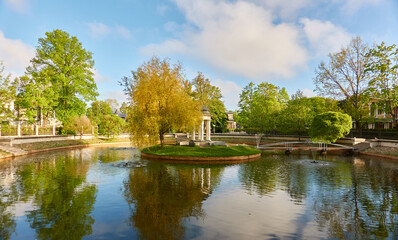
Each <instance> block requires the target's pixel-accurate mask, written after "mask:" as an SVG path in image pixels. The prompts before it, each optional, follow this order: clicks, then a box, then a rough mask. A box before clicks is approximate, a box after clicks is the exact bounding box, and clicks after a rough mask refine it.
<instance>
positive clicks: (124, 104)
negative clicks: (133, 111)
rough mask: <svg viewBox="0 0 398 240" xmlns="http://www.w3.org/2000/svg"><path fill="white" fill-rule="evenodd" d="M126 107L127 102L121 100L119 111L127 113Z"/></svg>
mask: <svg viewBox="0 0 398 240" xmlns="http://www.w3.org/2000/svg"><path fill="white" fill-rule="evenodd" d="M127 109H128V105H127V103H126V102H123V103H122V106H121V107H120V109H119V110H120V112H121V113H122V114H127Z"/></svg>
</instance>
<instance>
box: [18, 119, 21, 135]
mask: <svg viewBox="0 0 398 240" xmlns="http://www.w3.org/2000/svg"><path fill="white" fill-rule="evenodd" d="M17 135H18V137H20V136H21V122H20V121H18V126H17Z"/></svg>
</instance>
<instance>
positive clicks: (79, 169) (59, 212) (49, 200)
mask: <svg viewBox="0 0 398 240" xmlns="http://www.w3.org/2000/svg"><path fill="white" fill-rule="evenodd" d="M89 165H90V159H87V158H86V156H83V153H82V152H81V151H69V152H68V154H62V155H56V154H55V155H51V156H50V159H46V160H44V161H42V160H38V161H36V162H35V163H32V164H24V165H21V166H18V168H16V171H15V177H14V178H13V179H12V184H11V185H10V184H9V185H8V186H11V187H10V188H8V189H5V190H4V189H3V192H2V193H1V200H2V201H1V205H2V207H1V212H2V213H0V214H2V216H1V218H2V221H1V225H2V226H1V229H2V232H1V237H2V238H3V239H9V238H10V236H11V234H12V232H13V231H14V229H15V223H14V217H13V216H11V215H10V213H9V212H7V208H8V209H9V207H10V206H12V205H15V204H17V203H21V202H32V203H33V207H32V208H33V210H29V211H27V212H26V218H27V221H28V222H29V223H30V226H31V228H33V229H35V231H36V234H37V235H36V238H37V239H81V238H82V237H83V236H85V235H89V234H91V233H92V228H91V225H92V224H93V223H94V219H93V218H92V217H91V216H90V213H91V211H92V208H93V204H94V202H95V194H96V187H95V185H93V184H88V183H86V182H85V178H86V173H87V171H88V169H89ZM14 169H15V168H12V169H10V170H14ZM3 179H4V178H3ZM4 226H5V227H4Z"/></svg>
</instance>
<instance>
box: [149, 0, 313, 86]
mask: <svg viewBox="0 0 398 240" xmlns="http://www.w3.org/2000/svg"><path fill="white" fill-rule="evenodd" d="M176 3H177V5H178V7H179V8H180V9H181V10H182V11H183V12H184V14H185V16H186V19H187V21H188V22H189V23H190V24H192V25H193V26H194V27H195V28H196V30H185V31H184V32H182V33H181V36H182V37H180V38H179V39H169V40H166V41H164V42H163V43H161V44H151V45H148V46H146V47H144V48H142V49H141V50H142V52H143V53H144V54H147V55H153V54H171V53H180V54H186V55H190V56H193V57H195V58H197V59H200V60H202V61H204V62H206V63H208V64H211V65H213V66H215V67H217V68H219V69H222V70H223V71H225V72H230V73H234V74H239V75H241V76H244V77H247V78H251V79H255V80H264V78H271V77H283V78H290V77H292V76H294V75H295V73H296V71H297V70H298V69H302V68H303V67H305V66H306V61H307V53H306V50H305V49H304V48H303V47H302V46H300V44H299V42H300V39H299V30H298V29H297V27H296V26H294V25H290V24H286V23H280V24H274V23H273V22H272V16H271V12H270V11H268V10H265V9H264V8H262V7H260V6H257V5H255V4H253V3H248V2H242V1H237V2H227V1H211V0H202V1H193V0H190V1H186V0H184V1H183V0H176Z"/></svg>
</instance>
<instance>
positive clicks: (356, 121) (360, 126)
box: [355, 119, 363, 137]
mask: <svg viewBox="0 0 398 240" xmlns="http://www.w3.org/2000/svg"><path fill="white" fill-rule="evenodd" d="M355 124H356V129H357V130H358V133H359V137H362V128H363V127H362V123H361V121H360V120H357V119H355Z"/></svg>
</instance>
